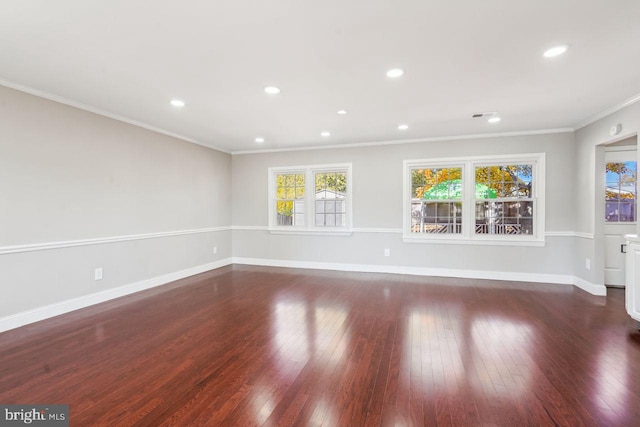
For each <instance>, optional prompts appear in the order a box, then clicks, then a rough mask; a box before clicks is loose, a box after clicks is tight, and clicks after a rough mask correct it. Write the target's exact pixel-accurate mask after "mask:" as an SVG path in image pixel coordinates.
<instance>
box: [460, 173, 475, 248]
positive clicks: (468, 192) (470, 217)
mask: <svg viewBox="0 0 640 427" xmlns="http://www.w3.org/2000/svg"><path fill="white" fill-rule="evenodd" d="M462 176H463V177H464V185H465V187H464V189H463V191H464V193H463V194H464V195H463V198H462V199H463V204H462V212H463V218H464V223H463V226H462V230H463V234H464V237H465V238H466V239H472V238H473V236H474V230H475V216H476V215H475V212H476V201H475V195H476V192H475V186H476V184H475V176H476V174H475V166H474V164H473V163H472V162H466V163H465V164H464V166H463V169H462Z"/></svg>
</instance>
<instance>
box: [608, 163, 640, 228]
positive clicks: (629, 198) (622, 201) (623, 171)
mask: <svg viewBox="0 0 640 427" xmlns="http://www.w3.org/2000/svg"><path fill="white" fill-rule="evenodd" d="M605 177H606V187H605V221H606V222H612V223H616V222H636V217H637V214H636V194H637V190H638V182H637V176H636V162H634V161H622V162H609V163H607V164H606V169H605Z"/></svg>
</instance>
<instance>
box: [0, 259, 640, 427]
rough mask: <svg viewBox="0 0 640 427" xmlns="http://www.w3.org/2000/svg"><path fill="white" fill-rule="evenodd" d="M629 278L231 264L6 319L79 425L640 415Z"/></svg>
mask: <svg viewBox="0 0 640 427" xmlns="http://www.w3.org/2000/svg"><path fill="white" fill-rule="evenodd" d="M638 327H639V325H638V323H637V322H635V321H633V320H632V319H631V318H629V317H628V316H627V314H626V312H625V310H624V290H619V289H610V290H609V296H608V297H606V298H603V297H594V296H591V295H589V294H587V293H586V292H583V291H581V290H579V289H577V288H574V287H571V286H558V285H544V284H527V283H514V282H498V281H484V280H461V279H446V278H424V277H412V276H398V275H384V274H361V273H344V272H327V271H312V270H288V269H276V268H262V267H248V266H233V267H225V268H222V269H219V270H216V271H212V272H209V273H206V274H201V275H198V276H194V277H191V278H188V279H185V280H182V281H179V282H175V283H173V284H170V285H167V286H164V287H161V288H156V289H152V290H149V291H146V292H142V293H139V294H135V295H132V296H129V297H125V298H121V299H118V300H114V301H111V302H108V303H105V304H101V305H98V306H94V307H90V308H88V309H85V310H80V311H77V312H74V313H70V314H67V315H64V316H60V317H57V318H54V319H50V320H48V321H45V322H40V323H38V324H34V325H30V326H26V327H23V328H20V329H16V330H13V331H9V332H6V333H3V334H0V403H4V404H18V403H22V404H40V403H46V404H56V403H64V404H69V405H70V414H71V425H72V426H89V425H90V426H97V425H104V426H129V425H140V426H160V425H175V426H198V425H210V426H251V425H264V426H275V425H283V426H289V425H296V426H319V425H323V426H378V425H383V426H436V425H438V426H440V425H443V426H445V425H456V426H457V425H462V426H465V425H487V426H488V425H495V426H525V425H532V426H545V425H549V426H553V425H561V426H564V425H572V426H573V425H575V426H579V425H585V426H592V425H599V426H638V425H640V334H639V333H638Z"/></svg>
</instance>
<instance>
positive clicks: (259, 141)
mask: <svg viewBox="0 0 640 427" xmlns="http://www.w3.org/2000/svg"><path fill="white" fill-rule="evenodd" d="M256 142H257V143H258V144H262V143H263V142H264V138H261V137H257V138H256Z"/></svg>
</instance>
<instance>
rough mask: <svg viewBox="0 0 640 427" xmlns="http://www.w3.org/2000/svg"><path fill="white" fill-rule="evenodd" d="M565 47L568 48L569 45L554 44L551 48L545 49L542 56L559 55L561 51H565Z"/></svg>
mask: <svg viewBox="0 0 640 427" xmlns="http://www.w3.org/2000/svg"><path fill="white" fill-rule="evenodd" d="M567 49H569V46H567V45H566V44H563V45H560V46H554V47H552V48H551V49H547V50H546V51H545V52H544V54H543V56H544V57H545V58H553V57H555V56H560V55H562V54H563V53H565V52H566V51H567Z"/></svg>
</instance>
